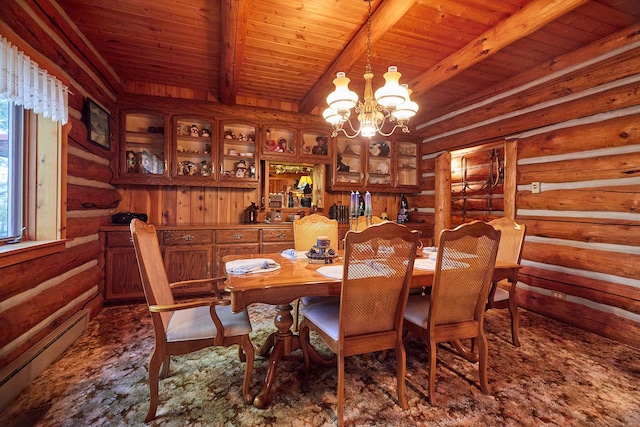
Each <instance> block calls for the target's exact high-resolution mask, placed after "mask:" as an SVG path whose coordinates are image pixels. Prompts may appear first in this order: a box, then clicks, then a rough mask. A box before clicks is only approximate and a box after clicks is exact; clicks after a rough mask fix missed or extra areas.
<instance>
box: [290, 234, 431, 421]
mask: <svg viewBox="0 0 640 427" xmlns="http://www.w3.org/2000/svg"><path fill="white" fill-rule="evenodd" d="M419 238H420V234H419V233H418V232H417V231H411V230H409V229H408V228H407V227H405V226H402V225H399V224H395V223H392V222H387V223H384V224H378V225H372V226H371V227H369V228H367V229H365V230H363V231H359V232H354V231H349V232H347V235H346V238H345V258H344V270H343V273H342V288H341V293H340V300H339V301H334V302H327V303H318V304H311V305H307V306H303V307H302V314H303V317H302V321H301V322H300V340H301V347H302V351H303V354H304V362H305V367H306V368H307V369H308V368H309V359H310V357H313V358H314V360H315V361H317V362H321V363H323V364H326V363H328V362H326V361H322V360H319V358H318V357H316V356H317V353H316V351H315V349H313V348H312V347H311V344H310V342H309V332H310V330H313V331H314V332H315V333H317V334H318V335H319V336H320V338H321V339H322V340H323V341H324V342H325V343H326V344H327V346H328V347H329V348H330V349H331V351H333V352H334V353H335V354H337V358H338V425H342V421H343V418H344V380H345V357H348V356H353V355H358V354H366V353H369V352H375V351H382V350H387V349H394V350H395V354H396V362H397V368H396V369H397V392H398V404H399V405H400V407H402V408H403V409H407V408H408V405H407V399H406V395H405V380H404V377H405V369H406V366H405V365H406V354H405V349H404V344H403V342H402V323H403V313H404V308H405V305H406V302H407V296H408V294H409V286H410V284H411V276H412V272H413V263H414V260H415V255H416V247H417V243H418V240H419ZM331 360H332V362H333V363H335V360H334V359H331Z"/></svg>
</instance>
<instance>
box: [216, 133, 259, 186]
mask: <svg viewBox="0 0 640 427" xmlns="http://www.w3.org/2000/svg"><path fill="white" fill-rule="evenodd" d="M256 129H257V127H256V125H254V124H251V123H243V122H223V123H222V124H221V126H220V141H219V142H218V145H219V146H220V181H221V182H225V183H227V184H229V185H231V186H239V187H242V186H248V187H257V185H258V178H259V173H258V166H259V165H258V163H257V154H258V153H257V151H256Z"/></svg>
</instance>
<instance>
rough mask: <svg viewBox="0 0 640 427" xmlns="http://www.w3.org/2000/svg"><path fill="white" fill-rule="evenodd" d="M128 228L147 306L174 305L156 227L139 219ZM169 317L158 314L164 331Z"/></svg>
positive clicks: (166, 313) (169, 314) (167, 314)
mask: <svg viewBox="0 0 640 427" xmlns="http://www.w3.org/2000/svg"><path fill="white" fill-rule="evenodd" d="M129 228H130V230H131V237H132V238H133V247H134V248H135V251H136V259H137V260H138V269H139V270H140V278H141V279H142V287H143V289H144V295H145V297H146V299H147V305H171V304H174V303H175V300H174V298H173V294H172V292H171V288H170V287H169V278H168V277H167V272H166V270H165V267H164V261H163V259H162V252H161V251H160V244H159V243H158V234H157V233H156V227H155V226H153V225H152V224H146V223H144V222H143V221H140V220H139V219H134V220H133V221H131V224H130V226H129ZM153 314H156V313H153ZM171 315H172V313H169V312H165V313H160V318H161V319H162V324H163V327H164V329H165V330H166V327H167V324H168V323H169V320H170V319H171ZM152 317H153V316H152ZM154 319H155V318H154Z"/></svg>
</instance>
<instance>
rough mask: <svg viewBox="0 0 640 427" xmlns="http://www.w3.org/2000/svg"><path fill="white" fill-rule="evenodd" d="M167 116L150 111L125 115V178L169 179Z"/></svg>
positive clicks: (123, 116) (122, 173) (122, 167)
mask: <svg viewBox="0 0 640 427" xmlns="http://www.w3.org/2000/svg"><path fill="white" fill-rule="evenodd" d="M165 118H166V116H165V115H163V114H160V113H151V112H125V113H123V115H122V122H123V124H124V130H123V138H124V145H123V150H122V151H121V153H122V155H123V156H124V159H123V162H122V165H121V167H120V176H121V177H123V178H142V177H145V178H146V179H148V178H150V177H151V176H157V177H168V172H167V170H166V169H167V158H166V152H165V149H166V138H165V127H166V120H165Z"/></svg>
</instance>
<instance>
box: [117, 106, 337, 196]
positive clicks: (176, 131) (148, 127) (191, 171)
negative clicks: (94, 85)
mask: <svg viewBox="0 0 640 427" xmlns="http://www.w3.org/2000/svg"><path fill="white" fill-rule="evenodd" d="M120 123H121V131H120V134H121V144H120V150H119V156H118V158H117V159H116V160H115V161H114V162H115V163H116V168H115V169H116V176H115V177H114V180H113V182H114V183H116V184H143V185H179V186H203V187H237V188H249V189H251V188H258V187H259V183H260V180H261V176H260V159H267V160H273V161H275V160H277V161H280V162H291V163H295V162H304V163H310V164H314V165H317V164H322V165H329V164H331V161H332V156H331V155H332V149H331V144H330V139H329V136H328V134H327V132H326V131H325V130H323V129H306V128H303V129H300V128H297V127H294V125H292V126H288V125H286V124H282V123H280V124H264V123H263V124H258V123H254V122H251V121H245V120H237V119H231V118H217V117H207V116H205V115H198V114H188V113H186V114H183V113H182V112H180V113H172V112H167V111H152V110H131V109H123V110H121V111H120Z"/></svg>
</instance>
